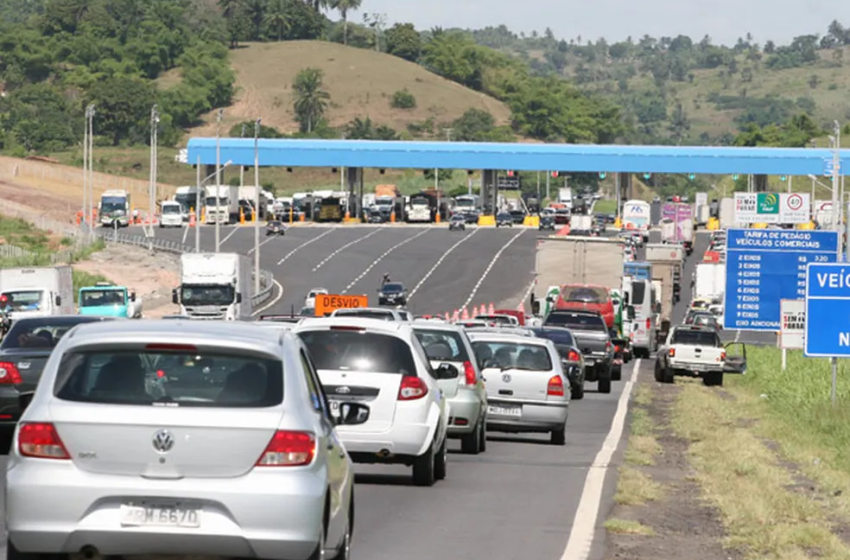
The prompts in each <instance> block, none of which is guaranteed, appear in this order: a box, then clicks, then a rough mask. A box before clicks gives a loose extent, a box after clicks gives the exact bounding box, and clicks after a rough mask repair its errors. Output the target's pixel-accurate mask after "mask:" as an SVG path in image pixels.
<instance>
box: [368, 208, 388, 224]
mask: <svg viewBox="0 0 850 560" xmlns="http://www.w3.org/2000/svg"><path fill="white" fill-rule="evenodd" d="M388 220H389V216H388V215H387V216H385V215H384V213H383V212H381V211H380V210H378V209H372V210H367V211H366V222H368V223H370V224H383V223H386V222H387V221H388Z"/></svg>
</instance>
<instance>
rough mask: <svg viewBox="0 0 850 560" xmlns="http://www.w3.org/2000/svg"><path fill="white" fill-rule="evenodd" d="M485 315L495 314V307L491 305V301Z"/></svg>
mask: <svg viewBox="0 0 850 560" xmlns="http://www.w3.org/2000/svg"><path fill="white" fill-rule="evenodd" d="M487 313H489V314H490V315H495V314H496V307H495V306H494V305H493V302H492V301H491V302H490V307H489V308H488V309H487Z"/></svg>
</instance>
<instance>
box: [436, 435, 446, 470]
mask: <svg viewBox="0 0 850 560" xmlns="http://www.w3.org/2000/svg"><path fill="white" fill-rule="evenodd" d="M448 464H449V438H448V436H447V437H445V438H443V445H441V446H440V450H439V451H438V452H437V455H436V456H435V457H434V478H435V479H437V480H445V479H446V470H447V467H448Z"/></svg>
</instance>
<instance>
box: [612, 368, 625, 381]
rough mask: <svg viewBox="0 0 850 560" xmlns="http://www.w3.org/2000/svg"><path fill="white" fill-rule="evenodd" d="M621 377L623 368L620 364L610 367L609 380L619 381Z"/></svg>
mask: <svg viewBox="0 0 850 560" xmlns="http://www.w3.org/2000/svg"><path fill="white" fill-rule="evenodd" d="M622 378H623V368H622V366H616V367H612V368H611V381H620V380H621V379H622Z"/></svg>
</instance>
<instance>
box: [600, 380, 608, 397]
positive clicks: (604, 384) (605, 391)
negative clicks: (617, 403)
mask: <svg viewBox="0 0 850 560" xmlns="http://www.w3.org/2000/svg"><path fill="white" fill-rule="evenodd" d="M597 388H598V391H599V392H600V393H602V394H604V395H607V394H608V393H610V392H611V380H610V379H600V380H599V385H598V387H597Z"/></svg>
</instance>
